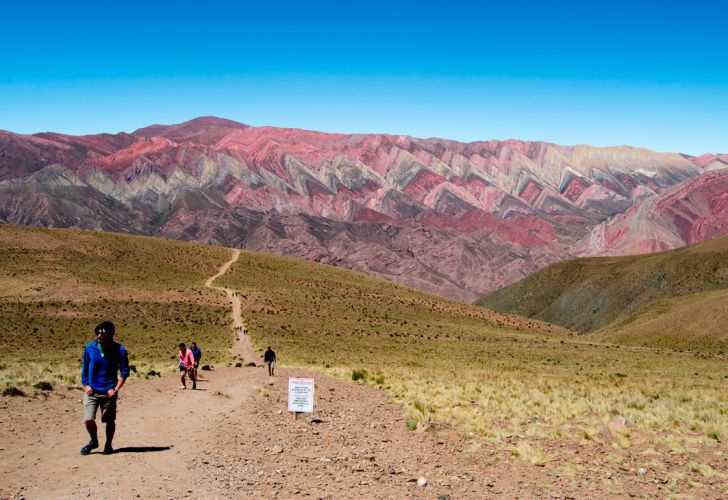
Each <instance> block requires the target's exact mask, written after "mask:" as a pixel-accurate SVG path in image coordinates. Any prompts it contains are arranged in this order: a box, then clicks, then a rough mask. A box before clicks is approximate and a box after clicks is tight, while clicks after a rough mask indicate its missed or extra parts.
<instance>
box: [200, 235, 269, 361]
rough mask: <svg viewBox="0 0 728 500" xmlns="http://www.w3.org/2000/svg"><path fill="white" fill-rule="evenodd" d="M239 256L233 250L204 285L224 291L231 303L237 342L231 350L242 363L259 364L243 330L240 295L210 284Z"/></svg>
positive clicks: (236, 251)
mask: <svg viewBox="0 0 728 500" xmlns="http://www.w3.org/2000/svg"><path fill="white" fill-rule="evenodd" d="M239 257H240V250H237V249H235V250H233V255H232V257H231V258H230V260H229V261H227V262H226V263H225V264H223V265H222V267H221V268H220V270H219V271H218V272H217V274H215V275H214V276H210V277H209V278H208V279H207V281H206V282H205V286H206V287H208V288H214V289H215V290H222V291H223V292H225V294H226V295H227V296H228V299H230V303H231V305H232V313H231V316H232V320H233V328H234V329H235V332H236V335H237V339H238V340H237V342H236V343H235V346H234V347H233V352H234V353H235V354H237V355H239V356H241V357H242V358H243V360H244V363H250V362H253V363H255V364H257V365H259V364H261V363H262V362H263V360H262V359H260V356H258V354H257V353H256V352H255V351H254V350H253V346H252V345H251V344H250V337H249V336H248V335H245V334H244V332H246V331H247V330H246V328H245V324H244V323H243V318H242V317H241V315H240V310H241V306H240V296H239V295H238V294H237V292H235V291H233V290H230V289H229V288H225V287H221V286H212V283H213V282H214V281H215V280H216V279H217V278H219V277H220V276H222V275H223V274H225V273H226V272H227V270H228V269H229V268H230V266H231V265H232V264H233V263H234V262H235V261H237V260H238V258H239Z"/></svg>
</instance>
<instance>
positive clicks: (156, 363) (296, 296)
mask: <svg viewBox="0 0 728 500" xmlns="http://www.w3.org/2000/svg"><path fill="white" fill-rule="evenodd" d="M228 257H229V250H227V249H225V248H221V247H216V246H209V245H200V244H196V243H185V242H177V241H170V240H164V239H159V238H149V237H139V236H128V235H120V234H112V233H103V232H91V231H78V230H58V229H40V228H26V227H22V226H11V225H0V298H1V299H2V301H1V302H0V349H2V351H3V353H5V354H6V356H4V359H3V363H2V365H1V366H0V384H5V385H7V384H9V383H21V385H30V384H32V383H35V382H37V381H38V380H41V379H50V381H54V380H57V381H60V383H75V382H76V378H77V367H76V364H77V359H78V352H79V351H80V347H81V346H82V345H83V344H84V343H85V342H88V341H89V340H91V338H92V337H93V335H92V332H93V327H94V326H95V325H96V324H97V323H99V322H100V321H102V320H103V319H112V320H114V321H115V322H116V323H117V327H118V329H119V330H120V331H122V332H124V334H123V336H124V342H125V343H126V344H127V347H128V348H129V349H130V351H131V352H132V353H133V354H134V358H135V360H134V364H135V367H136V369H137V374H138V375H140V376H141V375H146V374H148V373H154V372H155V371H160V370H161V369H165V368H166V367H167V366H168V365H169V361H168V359H169V356H170V355H173V354H174V351H175V346H176V345H177V343H179V342H183V341H190V340H192V339H195V340H197V342H199V343H200V344H201V345H205V346H206V358H207V359H208V362H211V363H216V362H224V363H228V364H229V363H230V362H231V361H232V357H231V354H230V346H231V345H232V340H233V337H232V333H231V332H230V329H229V321H228V319H227V317H228V315H229V311H228V307H229V306H228V304H227V301H226V299H225V297H224V295H223V294H220V293H219V292H215V291H213V290H210V289H207V288H205V287H204V282H205V280H206V278H207V277H208V276H209V275H212V274H214V272H215V271H216V270H217V268H218V267H219V266H220V264H221V263H222V262H225V261H226V260H227V259H228ZM241 266H242V267H241ZM236 269H237V272H240V273H242V275H243V276H245V283H246V286H248V287H250V286H256V285H260V284H270V283H276V282H278V281H277V280H282V282H281V285H280V287H279V288H278V292H280V293H282V294H283V296H284V297H285V300H286V301H288V302H290V303H295V304H296V305H297V307H300V308H301V309H296V310H295V314H278V315H276V316H275V317H274V316H270V315H271V314H272V313H273V312H280V311H277V310H275V309H271V307H270V301H271V297H270V296H269V295H268V294H260V293H258V294H255V295H253V296H251V297H249V298H248V300H247V301H246V303H245V307H246V309H250V311H249V313H250V316H251V318H255V317H256V315H257V314H258V313H259V312H261V313H264V314H265V316H264V317H265V319H266V320H267V322H269V323H270V322H273V321H280V322H281V324H286V323H287V324H289V325H295V326H296V329H298V327H299V326H300V325H302V324H303V323H305V322H307V321H311V320H312V319H313V318H314V317H322V318H323V317H325V318H326V321H325V322H324V323H325V324H326V325H327V328H333V327H336V326H337V325H338V326H339V327H342V328H343V327H345V328H346V329H347V330H348V331H349V332H350V333H353V334H357V332H358V331H360V326H364V325H366V326H369V325H367V322H381V324H382V325H383V326H384V327H385V328H387V327H395V325H396V328H397V329H398V330H400V332H398V333H396V335H397V336H413V334H412V333H411V332H409V333H408V330H412V329H413V328H417V323H414V321H415V320H416V319H417V320H419V321H422V322H423V325H421V326H422V328H423V332H424V333H427V334H428V335H438V336H443V335H444V334H443V332H447V336H453V335H455V334H456V333H459V332H461V331H463V332H464V331H467V332H468V335H469V336H473V335H475V336H476V337H481V336H482V335H484V334H485V332H486V331H487V329H484V328H483V327H484V325H490V328H494V329H499V328H504V329H505V330H504V331H505V332H506V333H508V334H510V333H512V332H517V331H519V330H520V331H526V330H529V331H532V332H533V333H541V334H546V335H555V336H557V337H558V336H563V335H564V334H565V332H564V331H563V330H562V329H561V328H560V327H551V326H549V325H544V324H542V323H540V322H536V321H532V320H528V319H521V318H517V317H511V316H509V315H504V314H501V313H493V312H490V311H483V310H482V309H479V308H476V307H474V306H468V305H465V304H461V303H457V302H451V301H448V300H446V299H442V298H439V297H435V296H432V295H427V294H424V293H422V292H417V291H415V290H412V289H408V288H406V287H402V286H398V285H394V284H392V283H390V282H387V281H383V280H380V279H376V278H371V277H369V276H366V275H363V274H360V273H352V272H350V271H346V270H342V269H337V268H335V267H331V266H325V265H321V264H315V263H309V262H306V261H300V260H297V259H291V258H283V257H277V256H271V255H266V254H257V253H252V252H245V253H244V254H243V257H241V263H240V264H238V265H237V266H236ZM319 288H322V289H324V290H335V291H336V292H335V293H333V294H330V295H326V296H325V297H319V296H316V295H315V292H316V290H317V289H319ZM310 294H314V295H313V296H316V297H317V298H316V300H315V301H314V300H309V298H308V296H309V295H310ZM350 294H353V295H350ZM334 297H338V300H336V301H335V300H333V298H334ZM404 299H406V300H407V303H406V306H404V305H402V304H403V302H402V300H404ZM336 302H339V303H342V304H345V307H344V308H342V309H340V310H339V309H335V308H332V306H333V304H334V303H336ZM379 302H381V303H382V304H391V305H392V307H391V308H389V309H388V310H389V311H390V313H389V314H390V315H391V317H387V316H386V313H384V318H383V319H382V318H379V319H373V318H376V316H377V315H378V314H379V312H376V310H375V309H374V308H373V307H374V304H376V303H379ZM258 308H260V310H258ZM313 311H318V312H317V313H316V314H318V316H314V315H313ZM394 311H397V314H396V315H395V314H394ZM283 312H284V313H285V312H286V311H285V310H284V311H283ZM408 320H409V322H410V326H404V325H406V324H407V322H408ZM315 321H316V322H318V321H321V320H318V319H316V320H315ZM401 322H404V324H402V325H400V323H401ZM425 322H426V323H428V324H427V326H426V327H425V325H424V323H425ZM430 323H431V324H430ZM250 326H251V328H255V326H256V323H255V320H253V321H251V325H250ZM284 328H285V327H284ZM361 332H362V336H366V335H369V332H368V331H367V330H366V329H363V330H361ZM319 333H322V334H323V333H324V332H323V331H320V332H319ZM463 335H464V333H463ZM264 340H267V339H265V338H264ZM260 345H262V344H260Z"/></svg>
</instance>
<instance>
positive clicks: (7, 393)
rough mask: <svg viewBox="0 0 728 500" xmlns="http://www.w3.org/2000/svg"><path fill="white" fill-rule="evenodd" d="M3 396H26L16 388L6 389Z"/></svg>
mask: <svg viewBox="0 0 728 500" xmlns="http://www.w3.org/2000/svg"><path fill="white" fill-rule="evenodd" d="M3 396H27V394H25V392H23V391H22V390H20V389H18V388H17V387H6V388H5V389H4V390H3Z"/></svg>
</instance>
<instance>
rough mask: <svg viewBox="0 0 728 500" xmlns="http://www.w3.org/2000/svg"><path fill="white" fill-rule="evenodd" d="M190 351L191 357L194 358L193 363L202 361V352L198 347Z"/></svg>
mask: <svg viewBox="0 0 728 500" xmlns="http://www.w3.org/2000/svg"><path fill="white" fill-rule="evenodd" d="M190 351H192V356H193V357H194V358H195V363H199V362H200V359H202V351H201V350H200V348H199V347H195V348H194V349H190Z"/></svg>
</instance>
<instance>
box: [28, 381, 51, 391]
mask: <svg viewBox="0 0 728 500" xmlns="http://www.w3.org/2000/svg"><path fill="white" fill-rule="evenodd" d="M33 387H35V388H36V389H40V390H41V391H52V390H53V384H51V383H50V382H45V381H42V382H38V383H37V384H35V385H34V386H33Z"/></svg>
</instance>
